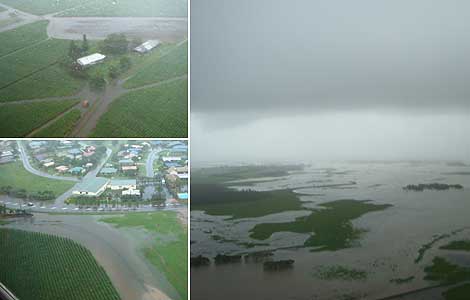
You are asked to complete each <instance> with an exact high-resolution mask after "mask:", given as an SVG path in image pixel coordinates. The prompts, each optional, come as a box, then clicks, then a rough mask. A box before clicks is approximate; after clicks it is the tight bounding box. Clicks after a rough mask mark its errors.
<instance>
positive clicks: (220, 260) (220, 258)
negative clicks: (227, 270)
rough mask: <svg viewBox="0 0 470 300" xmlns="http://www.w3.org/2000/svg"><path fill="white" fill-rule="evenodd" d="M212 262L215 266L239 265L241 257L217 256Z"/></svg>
mask: <svg viewBox="0 0 470 300" xmlns="http://www.w3.org/2000/svg"><path fill="white" fill-rule="evenodd" d="M214 262H215V264H216V265H221V264H230V263H240V262H242V256H241V255H225V254H217V255H216V257H214Z"/></svg>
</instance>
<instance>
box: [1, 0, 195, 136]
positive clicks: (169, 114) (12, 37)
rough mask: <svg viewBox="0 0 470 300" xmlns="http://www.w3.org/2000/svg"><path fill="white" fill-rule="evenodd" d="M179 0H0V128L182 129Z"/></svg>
mask: <svg viewBox="0 0 470 300" xmlns="http://www.w3.org/2000/svg"><path fill="white" fill-rule="evenodd" d="M187 11H188V4H187V0H153V1H148V0H99V1H98V0H91V1H82V0H34V1H32V0H1V1H0V41H1V43H0V136H1V137H31V138H36V137H38V138H40V137H44V138H45V137H59V138H60V137H108V138H109V137H124V138H126V137H153V138H154V137H161V138H186V137H187V131H188V128H187V127H188V121H187V119H188V109H187V107H188V99H187V98H188V89H187V86H188V79H187V73H188V63H187V61H188V42H187V41H188V12H187Z"/></svg>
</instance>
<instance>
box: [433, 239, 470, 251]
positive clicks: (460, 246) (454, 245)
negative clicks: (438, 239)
mask: <svg viewBox="0 0 470 300" xmlns="http://www.w3.org/2000/svg"><path fill="white" fill-rule="evenodd" d="M440 249H444V250H456V251H470V240H461V241H452V242H450V243H448V244H447V245H444V246H441V247H440Z"/></svg>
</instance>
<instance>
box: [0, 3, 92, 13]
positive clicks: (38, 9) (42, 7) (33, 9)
mask: <svg viewBox="0 0 470 300" xmlns="http://www.w3.org/2000/svg"><path fill="white" fill-rule="evenodd" d="M83 2H84V1H83V0H60V1H58V0H1V1H0V3H3V4H5V5H8V6H11V7H14V8H16V9H18V10H21V11H25V12H28V13H31V14H36V15H45V14H49V13H53V12H59V11H62V10H65V9H68V8H72V7H75V6H77V5H80V4H82V3H83Z"/></svg>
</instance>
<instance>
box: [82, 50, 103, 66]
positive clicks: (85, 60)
mask: <svg viewBox="0 0 470 300" xmlns="http://www.w3.org/2000/svg"><path fill="white" fill-rule="evenodd" d="M105 58H106V55H103V54H101V53H93V54H91V55H88V56H85V57H81V58H79V59H77V63H78V64H79V65H81V66H82V67H86V66H91V65H96V64H97V63H100V62H102V61H103V60H104V59H105Z"/></svg>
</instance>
